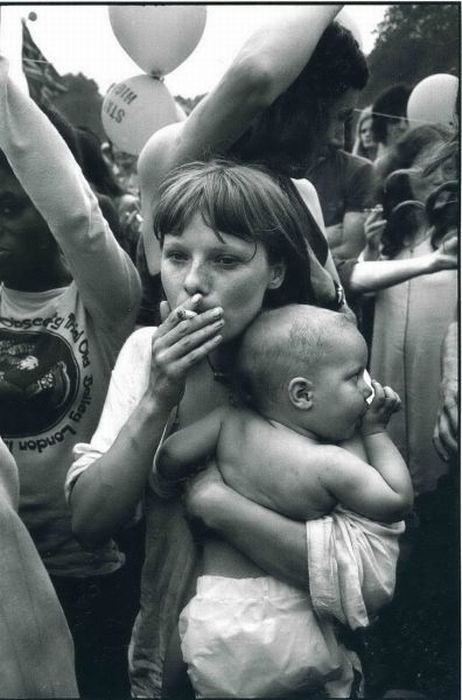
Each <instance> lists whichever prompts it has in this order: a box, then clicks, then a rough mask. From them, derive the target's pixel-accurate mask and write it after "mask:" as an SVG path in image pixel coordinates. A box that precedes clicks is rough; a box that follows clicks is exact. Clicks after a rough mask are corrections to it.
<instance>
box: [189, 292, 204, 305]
mask: <svg viewBox="0 0 462 700" xmlns="http://www.w3.org/2000/svg"><path fill="white" fill-rule="evenodd" d="M201 299H202V294H195V295H194V296H193V297H192V299H191V303H193V304H198V303H199V302H200V300H201Z"/></svg>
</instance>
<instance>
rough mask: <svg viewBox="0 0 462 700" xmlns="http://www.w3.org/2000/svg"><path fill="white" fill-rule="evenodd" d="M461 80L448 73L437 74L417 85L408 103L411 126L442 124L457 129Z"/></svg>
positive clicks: (408, 116)
mask: <svg viewBox="0 0 462 700" xmlns="http://www.w3.org/2000/svg"><path fill="white" fill-rule="evenodd" d="M458 90H459V79H458V78H456V77H455V76H454V75H449V74H448V73H435V74H434V75H429V76H428V77H426V78H424V79H423V80H421V81H420V83H417V85H416V86H415V88H414V89H413V91H412V92H411V94H410V95H409V100H408V103H407V118H408V120H409V122H410V124H411V126H419V124H422V123H423V124H442V125H443V126H447V127H449V128H450V129H457V127H458V123H457V122H458V120H457V113H456V102H457V93H458Z"/></svg>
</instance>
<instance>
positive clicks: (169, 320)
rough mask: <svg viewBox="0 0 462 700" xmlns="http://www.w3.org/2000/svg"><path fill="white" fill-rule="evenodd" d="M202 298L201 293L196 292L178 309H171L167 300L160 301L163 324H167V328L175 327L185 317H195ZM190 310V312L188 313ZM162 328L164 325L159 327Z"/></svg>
mask: <svg viewBox="0 0 462 700" xmlns="http://www.w3.org/2000/svg"><path fill="white" fill-rule="evenodd" d="M201 299H202V295H201V294H195V295H194V296H192V297H190V298H188V299H185V301H184V302H183V303H182V304H181V305H180V306H177V307H176V309H173V310H171V309H170V306H169V304H168V302H167V301H161V302H160V317H161V319H162V325H163V324H165V325H166V329H163V330H169V329H170V328H174V327H175V325H177V324H178V323H180V322H181V321H183V320H184V319H185V318H187V317H190V318H193V317H194V316H195V315H196V313H197V312H196V310H195V309H196V308H197V306H198V304H199V302H200V301H201ZM186 312H188V313H186ZM159 330H162V326H161V327H160V328H159Z"/></svg>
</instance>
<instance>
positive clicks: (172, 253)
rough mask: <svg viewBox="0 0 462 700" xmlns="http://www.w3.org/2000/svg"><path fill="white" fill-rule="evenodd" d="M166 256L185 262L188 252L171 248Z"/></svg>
mask: <svg viewBox="0 0 462 700" xmlns="http://www.w3.org/2000/svg"><path fill="white" fill-rule="evenodd" d="M165 257H166V258H167V260H171V261H172V262H183V261H184V260H186V254H185V253H183V252H181V251H180V250H169V251H168V253H166V256H165Z"/></svg>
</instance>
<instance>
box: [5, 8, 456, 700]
mask: <svg viewBox="0 0 462 700" xmlns="http://www.w3.org/2000/svg"><path fill="white" fill-rule="evenodd" d="M340 9H341V6H340V5H292V6H291V7H290V11H289V10H288V11H287V14H286V15H285V16H284V19H281V18H279V20H278V23H277V26H276V25H274V24H264V25H263V26H262V27H261V28H260V29H259V30H257V31H256V32H255V33H254V34H253V35H252V36H251V37H250V38H249V39H248V41H246V42H245V44H244V46H243V47H242V49H241V50H240V51H239V53H238V54H237V56H236V58H235V59H234V61H233V62H232V64H231V66H230V67H229V68H228V70H227V71H226V72H225V74H224V76H223V78H222V79H221V81H220V82H219V83H218V84H217V86H216V87H214V88H213V89H212V90H211V91H210V93H208V94H207V95H206V96H205V97H204V98H203V99H202V100H201V101H200V102H199V103H198V104H197V105H196V107H195V108H194V109H193V110H192V112H191V113H190V114H189V115H188V117H187V118H186V119H185V120H184V121H182V122H178V123H175V124H172V125H169V126H167V127H164V128H163V129H161V130H159V131H158V132H156V133H155V134H154V135H153V136H152V137H151V138H150V139H149V141H148V143H147V144H146V146H145V147H144V149H143V150H142V152H141V154H140V156H139V158H138V159H136V158H133V157H130V156H128V154H124V153H120V152H118V151H117V148H116V147H115V146H114V145H113V144H110V143H104V144H101V143H100V141H99V139H98V137H97V136H96V135H95V134H93V133H92V132H90V131H88V130H86V129H84V128H82V127H75V126H72V125H71V124H69V123H68V122H67V120H66V119H65V118H64V117H63V116H62V115H61V114H59V113H58V112H56V111H54V110H52V109H49V108H47V109H45V108H43V107H41V106H38V105H36V104H35V103H34V102H33V101H32V100H31V99H30V98H29V97H28V96H27V95H25V94H24V92H22V91H21V90H20V89H19V88H17V87H16V86H15V85H14V83H13V82H12V81H11V79H10V78H9V66H8V60H7V58H6V57H4V56H3V55H1V54H0V278H1V287H0V309H1V313H0V408H1V410H0V518H1V522H2V528H1V531H0V540H1V547H2V557H1V560H0V574H1V575H0V603H1V605H0V697H5V698H6V697H9V698H39V697H46V698H62V697H78V696H80V697H86V698H89V699H90V700H91V699H92V698H95V699H96V698H111V700H117V699H118V698H120V699H123V698H128V697H144V698H147V697H164V698H172V699H173V698H175V699H176V698H178V700H180V699H181V700H183V699H185V700H186V699H187V698H194V697H212V698H214V697H215V698H216V697H233V698H242V697H284V698H289V697H294V698H295V697H303V698H309V697H312V698H315V697H342V698H349V697H363V696H365V697H386V696H387V693H388V697H401V696H403V697H406V696H419V697H427V698H433V697H434V698H439V697H443V696H444V697H446V698H448V699H449V698H456V697H457V695H458V690H459V676H458V658H457V657H458V625H457V617H456V615H455V614H454V610H457V605H458V586H457V581H458V570H457V562H458V552H459V543H458V515H459V513H458V498H459V479H458V462H457V456H458V449H459V444H458V436H459V416H458V405H459V404H458V401H459V394H458V315H457V308H458V307H457V298H458V297H457V295H458V288H457V263H458V248H459V245H458V225H459V216H460V213H459V198H458V194H459V171H458V163H459V143H458V133H457V132H453V131H451V130H450V129H448V128H447V126H445V125H444V124H434V123H432V124H418V125H415V124H413V123H412V122H410V121H408V119H407V117H406V104H407V99H408V97H409V95H410V93H411V86H407V85H393V86H390V87H389V88H387V90H386V91H384V92H383V93H382V94H380V95H379V96H378V97H377V99H376V100H375V102H374V104H373V105H369V106H367V107H364V108H362V109H359V108H358V105H359V104H360V99H361V98H360V94H361V90H362V89H363V88H364V87H365V86H366V84H367V82H368V78H369V70H368V66H367V61H366V58H365V56H364V54H363V53H362V51H361V49H360V47H359V45H358V42H357V40H356V39H355V37H354V36H353V34H352V33H351V31H350V30H349V29H347V28H346V27H345V26H344V25H343V24H342V23H341V22H338V21H336V16H337V14H338V12H339V11H340ZM435 99H436V97H435ZM352 121H355V124H356V142H355V145H354V147H353V149H352V152H350V151H349V150H346V143H347V142H348V139H346V134H347V130H348V129H350V128H351V123H352ZM369 372H370V375H372V379H371V377H370V375H369Z"/></svg>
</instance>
